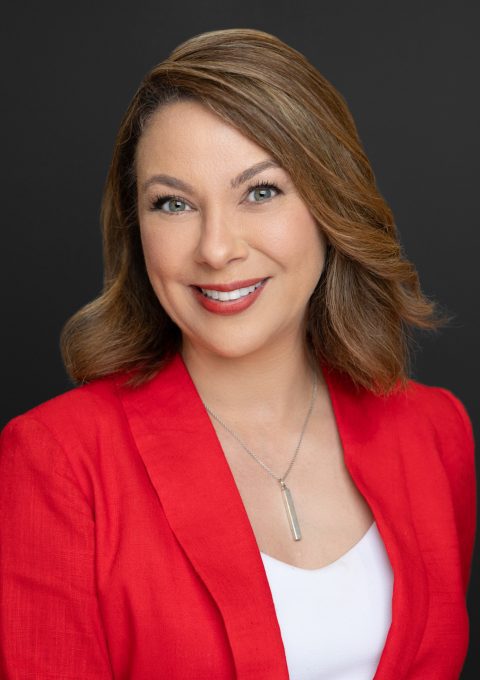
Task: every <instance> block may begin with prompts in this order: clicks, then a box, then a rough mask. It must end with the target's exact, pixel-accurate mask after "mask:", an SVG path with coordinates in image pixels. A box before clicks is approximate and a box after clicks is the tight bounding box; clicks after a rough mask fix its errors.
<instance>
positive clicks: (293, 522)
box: [280, 481, 302, 541]
mask: <svg viewBox="0 0 480 680" xmlns="http://www.w3.org/2000/svg"><path fill="white" fill-rule="evenodd" d="M280 487H281V489H282V496H283V502H284V505H285V510H286V512H287V517H288V523H289V525H290V529H291V531H292V536H293V540H294V541H299V540H300V539H301V538H302V532H301V531H300V525H299V523H298V518H297V513H296V512H295V505H294V503H293V498H292V494H291V493H290V489H289V488H288V486H286V485H285V482H283V481H281V482H280Z"/></svg>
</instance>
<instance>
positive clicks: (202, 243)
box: [195, 210, 248, 269]
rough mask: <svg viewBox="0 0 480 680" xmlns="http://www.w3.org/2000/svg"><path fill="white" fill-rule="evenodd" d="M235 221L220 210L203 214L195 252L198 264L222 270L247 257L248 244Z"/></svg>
mask: <svg viewBox="0 0 480 680" xmlns="http://www.w3.org/2000/svg"><path fill="white" fill-rule="evenodd" d="M235 221H236V220H235V219H234V218H233V217H230V218H228V217H227V216H226V215H225V213H223V212H221V211H220V210H215V211H213V210H211V211H210V212H209V213H208V214H207V213H205V214H204V216H203V219H202V221H201V225H200V234H199V239H198V243H197V247H196V252H195V259H196V261H197V262H198V263H200V264H206V265H208V266H210V267H211V268H212V269H223V268H224V267H226V266H227V265H228V264H229V263H231V262H234V261H235V260H244V259H245V258H246V257H247V256H248V243H247V242H246V240H245V235H244V234H242V233H241V231H240V229H239V228H238V225H236V224H235Z"/></svg>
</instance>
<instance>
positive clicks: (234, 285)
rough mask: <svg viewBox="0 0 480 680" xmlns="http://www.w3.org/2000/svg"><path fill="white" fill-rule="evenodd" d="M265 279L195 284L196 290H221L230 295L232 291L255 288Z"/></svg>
mask: <svg viewBox="0 0 480 680" xmlns="http://www.w3.org/2000/svg"><path fill="white" fill-rule="evenodd" d="M264 280H265V277H264V278H260V279H258V278H257V279H245V280H244V281H232V282H231V283H215V284H210V283H205V284H203V283H194V284H192V285H194V286H195V287H196V288H203V289H204V290H219V291H221V292H222V293H230V292H231V291H232V290H238V289H239V288H248V287H249V286H254V285H255V284H256V283H259V282H260V281H264Z"/></svg>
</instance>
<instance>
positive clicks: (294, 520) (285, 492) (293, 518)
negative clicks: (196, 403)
mask: <svg viewBox="0 0 480 680" xmlns="http://www.w3.org/2000/svg"><path fill="white" fill-rule="evenodd" d="M316 396H317V374H316V373H315V372H314V373H313V389H312V397H311V399H310V406H309V408H308V412H307V415H306V417H305V420H304V423H303V427H302V431H301V433H300V438H299V440H298V444H297V446H296V448H295V453H294V454H293V458H292V460H291V461H290V464H289V466H288V467H287V470H286V472H285V474H284V475H283V476H282V477H279V476H278V475H276V474H275V473H274V472H273V470H271V469H270V468H269V467H268V465H266V464H265V463H264V462H263V461H262V460H260V458H259V457H258V456H257V455H256V454H255V453H254V452H253V451H252V450H251V449H250V448H249V447H248V446H247V445H246V444H245V443H244V442H243V441H242V440H241V438H240V437H239V436H238V434H237V433H236V432H234V431H233V430H232V429H231V428H230V427H228V425H227V424H226V423H225V422H224V421H223V420H222V419H221V418H220V416H218V415H217V414H216V413H215V411H212V409H211V408H210V407H209V406H207V404H205V402H203V405H204V406H205V408H206V410H207V411H208V413H209V414H210V415H211V416H212V418H215V420H216V421H217V422H219V423H220V425H221V426H222V427H223V428H225V430H226V431H227V432H229V433H230V434H231V435H232V437H233V438H234V439H236V440H237V442H238V443H239V444H240V446H242V448H244V449H245V451H246V452H247V453H248V454H249V455H250V456H251V457H252V458H253V459H254V460H256V461H257V463H258V464H259V465H261V466H262V467H263V469H264V470H265V471H266V472H268V474H269V475H271V476H272V477H273V478H274V479H275V480H276V481H277V482H279V484H280V490H281V492H282V498H283V502H284V505H285V511H286V513H287V518H288V523H289V525H290V530H291V532H292V537H293V540H294V541H299V540H300V539H301V538H302V532H301V531H300V525H299V523H298V517H297V513H296V511H295V505H294V503H293V498H292V494H291V491H290V489H289V488H288V486H286V484H285V479H286V478H287V475H288V474H289V472H290V470H291V469H292V467H293V464H294V463H295V460H296V459H297V454H298V452H299V450H300V445H301V443H302V440H303V435H304V434H305V430H306V429H307V424H308V421H309V419H310V416H311V415H312V411H313V405H314V403H315V397H316Z"/></svg>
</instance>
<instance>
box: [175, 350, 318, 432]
mask: <svg viewBox="0 0 480 680" xmlns="http://www.w3.org/2000/svg"><path fill="white" fill-rule="evenodd" d="M182 356H183V360H184V362H185V365H186V367H187V369H188V371H189V373H190V375H191V377H192V380H193V382H194V383H195V386H196V388H197V390H198V392H199V394H200V397H201V399H202V401H203V402H204V403H205V404H207V405H208V406H209V407H210V408H212V409H213V410H214V411H216V412H218V413H219V414H221V415H222V416H224V417H225V418H227V419H229V420H230V421H231V422H233V421H237V422H238V421H240V422H242V421H243V422H244V421H245V420H247V421H248V422H251V423H255V422H258V421H261V422H262V423H263V424H264V425H265V424H268V423H271V424H272V427H278V424H279V423H282V422H285V419H286V420H287V422H289V421H290V419H291V417H292V410H294V411H296V410H297V408H299V409H301V410H302V411H303V410H304V408H305V404H306V403H307V402H308V400H309V399H310V395H311V390H312V372H313V370H314V369H313V365H314V362H313V361H312V360H311V358H310V355H309V352H308V350H307V348H306V347H305V346H304V344H302V343H297V344H295V345H293V346H292V345H290V346H283V347H278V346H277V347H275V348H267V349H266V350H263V351H262V352H256V353H255V354H249V355H244V356H241V357H224V356H220V355H218V354H213V353H212V352H209V351H208V350H206V349H205V348H202V347H198V346H193V345H191V344H190V343H188V342H184V344H183V348H182ZM317 373H318V374H319V378H320V381H321V375H320V371H319V370H317ZM320 381H319V382H320Z"/></svg>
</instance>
